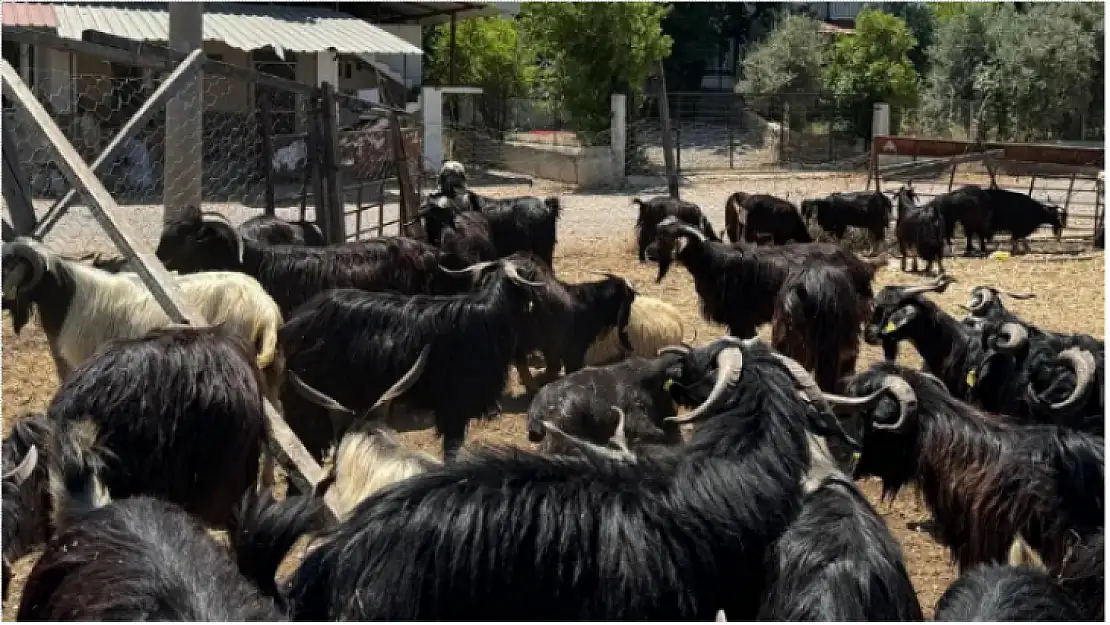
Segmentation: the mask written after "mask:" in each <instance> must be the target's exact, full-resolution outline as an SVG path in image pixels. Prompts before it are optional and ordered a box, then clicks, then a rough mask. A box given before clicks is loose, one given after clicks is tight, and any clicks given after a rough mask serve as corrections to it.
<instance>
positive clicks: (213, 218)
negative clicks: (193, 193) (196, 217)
mask: <svg viewBox="0 0 1110 625" xmlns="http://www.w3.org/2000/svg"><path fill="white" fill-rule="evenodd" d="M200 220H201V222H202V223H204V222H208V223H212V222H219V223H221V224H225V225H227V227H228V228H231V234H232V236H234V237H235V246H236V252H237V253H238V254H239V262H243V248H244V247H246V243H244V242H243V235H241V234H239V230H238V229H237V228H236V227H235V226H234V225H233V224H232V223H231V220H230V219H228V218H227V217H225V216H224V215H223V214H222V213H217V212H216V211H201V213H200Z"/></svg>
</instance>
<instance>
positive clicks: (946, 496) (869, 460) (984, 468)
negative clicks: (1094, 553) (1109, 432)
mask: <svg viewBox="0 0 1110 625" xmlns="http://www.w3.org/2000/svg"><path fill="white" fill-rule="evenodd" d="M886 375H896V376H900V377H901V378H903V379H904V380H905V381H906V382H908V383H909V384H910V386H911V387H912V388H913V390H914V392H915V394H916V395H917V410H916V414H913V415H910V416H908V417H907V418H906V421H905V424H904V426H903V427H902V428H901V429H899V430H897V431H890V430H879V429H875V428H873V427H870V426H869V427H867V428H865V436H864V441H863V454H862V456H861V458H860V461H859V464H858V465H857V468H856V472H857V475H856V476H857V477H861V476H869V475H873V476H877V477H879V478H881V479H882V481H883V496H884V498H888V497H893V496H894V495H895V494H896V493H897V492H898V490H899V489H901V488H902V486H904V485H905V484H907V483H913V484H915V485H916V486H917V487H918V489H919V490H920V492H921V494H922V496H923V497H924V499H925V503H926V505H927V506H928V507H929V510H930V511H931V512H932V513H933V515H934V518H935V520H936V527H937V530H936V536H937V539H938V540H939V541H940V542H941V543H942V544H944V545H945V546H947V547H948V548H949V549H950V550H951V552H952V555H953V559H954V560H955V561H956V562H957V563H958V564H959V566H960V569H961V570H967V569H968V568H969V567H971V566H972V565H974V564H978V563H986V562H1005V561H1006V558H1007V554H1008V551H1009V548H1010V545H1011V544H1012V542H1013V540H1014V538H1015V537H1016V536H1018V535H1020V536H1022V537H1023V538H1024V539H1025V540H1026V541H1027V542H1028V543H1029V545H1030V546H1032V547H1033V549H1035V550H1036V551H1037V552H1038V553H1040V554H1041V556H1042V558H1043V560H1044V562H1045V564H1046V565H1047V567H1048V569H1049V571H1050V572H1051V573H1053V574H1056V573H1058V572H1059V570H1060V567H1061V564H1062V563H1063V561H1064V558H1065V554H1066V553H1067V552H1068V547H1069V546H1070V545H1071V544H1072V542H1073V537H1074V536H1078V537H1080V538H1083V537H1088V536H1092V535H1094V534H1097V533H1101V532H1102V531H1103V530H1102V527H1103V516H1104V514H1103V503H1102V493H1103V479H1104V478H1103V472H1104V469H1103V464H1104V451H1103V439H1102V437H1100V436H1091V435H1088V434H1083V433H1079V432H1075V431H1072V430H1070V429H1067V428H1060V427H1056V426H1025V425H1020V424H1018V423H1015V422H1013V421H1011V420H1008V419H1005V418H1002V417H990V416H987V415H985V414H983V413H981V412H979V411H978V410H976V409H975V408H973V407H971V406H969V405H967V404H965V403H963V402H961V401H959V400H957V399H954V398H953V397H952V396H951V395H949V394H948V392H947V391H945V390H944V388H943V387H942V386H941V385H940V384H939V383H938V382H936V381H935V380H934V379H932V378H930V377H928V376H926V375H924V374H921V373H919V372H916V371H913V370H911V369H907V368H904V367H900V366H898V365H896V364H892V363H877V364H875V365H872V367H871V368H870V369H868V370H867V371H864V372H863V373H860V374H859V375H857V376H855V377H854V378H853V379H851V380H850V381H849V383H848V384H847V394H848V395H853V396H863V395H867V394H870V393H872V392H874V391H877V390H879V389H880V388H881V387H882V379H883V377H884V376H886ZM898 414H899V409H898V405H897V404H896V403H895V402H894V401H893V400H891V399H889V398H885V397H884V398H883V399H881V400H880V402H879V404H878V405H877V406H876V407H875V408H874V409H873V410H872V411H871V412H870V414H869V415H867V423H868V424H874V423H876V422H881V423H892V422H894V421H896V420H897V419H898Z"/></svg>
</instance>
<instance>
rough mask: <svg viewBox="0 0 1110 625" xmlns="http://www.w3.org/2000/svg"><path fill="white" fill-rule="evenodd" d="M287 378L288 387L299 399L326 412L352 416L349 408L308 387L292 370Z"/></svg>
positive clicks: (352, 412)
mask: <svg viewBox="0 0 1110 625" xmlns="http://www.w3.org/2000/svg"><path fill="white" fill-rule="evenodd" d="M288 378H289V383H290V385H291V386H292V387H293V390H295V391H297V393H298V394H300V396H301V397H303V398H305V399H306V400H308V401H309V402H311V403H312V404H315V405H317V406H320V407H321V408H324V409H325V410H327V411H328V412H335V413H340V414H348V415H353V414H354V411H353V410H351V409H350V408H348V407H346V406H344V405H343V404H341V403H339V402H337V401H335V400H334V399H332V398H331V397H329V396H327V395H325V394H323V393H321V392H320V391H318V390H316V389H314V388H312V387H311V386H309V385H308V383H307V382H305V381H304V380H302V379H301V376H299V375H297V374H296V373H295V372H293V371H292V370H290V371H289V372H288Z"/></svg>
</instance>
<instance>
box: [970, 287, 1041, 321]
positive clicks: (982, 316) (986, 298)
mask: <svg viewBox="0 0 1110 625" xmlns="http://www.w3.org/2000/svg"><path fill="white" fill-rule="evenodd" d="M1003 295H1005V296H1006V297H1009V298H1012V299H1016V300H1029V299H1034V298H1036V297H1037V295H1036V294H1035V293H1014V292H1012V291H1003V290H1001V289H998V288H995V287H993V286H988V285H980V286H976V287H972V288H971V291H969V293H968V300H967V305H966V306H961V307H962V308H964V309H965V310H967V317H966V318H965V319H964V322H965V323H966V322H968V321H970V320H975V321H977V322H978V321H993V322H997V323H1005V322H1007V321H1016V322H1018V323H1026V322H1024V321H1022V320H1021V318H1020V317H1018V316H1017V315H1015V314H1014V313H1012V312H1010V311H1009V310H1007V309H1006V306H1005V305H1004V304H1003V303H1002V296H1003ZM1026 325H1028V324H1026ZM1030 328H1031V329H1032V326H1030Z"/></svg>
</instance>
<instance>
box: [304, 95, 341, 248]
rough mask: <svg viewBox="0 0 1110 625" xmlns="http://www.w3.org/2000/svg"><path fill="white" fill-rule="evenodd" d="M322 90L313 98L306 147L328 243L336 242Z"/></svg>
mask: <svg viewBox="0 0 1110 625" xmlns="http://www.w3.org/2000/svg"><path fill="white" fill-rule="evenodd" d="M320 100H321V97H320V91H319V90H317V92H316V95H314V96H313V97H312V99H311V102H312V106H311V110H310V113H309V120H308V138H307V139H306V141H307V144H306V145H305V147H306V148H307V152H308V159H309V160H308V163H306V165H309V166H311V167H312V196H313V200H314V201H315V202H316V225H318V226H320V232H323V233H324V238H325V239H326V240H327V242H328V244H329V245H331V244H335V243H337V242H338V241H334V240H332V238H331V232H332V229H331V211H329V210H328V196H327V191H326V189H325V188H324V187H325V182H324V163H323V160H324V159H323V155H322V154H321V153H322V152H323V151H324V139H323V136H324V133H323V108H322V107H321V105H320Z"/></svg>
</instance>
